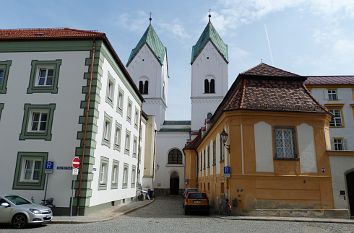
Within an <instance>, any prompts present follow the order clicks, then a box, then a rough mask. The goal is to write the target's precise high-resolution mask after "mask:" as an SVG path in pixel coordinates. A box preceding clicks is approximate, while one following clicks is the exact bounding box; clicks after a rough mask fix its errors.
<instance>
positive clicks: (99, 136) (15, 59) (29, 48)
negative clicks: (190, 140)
mask: <svg viewBox="0 0 354 233" xmlns="http://www.w3.org/2000/svg"><path fill="white" fill-rule="evenodd" d="M0 47H1V49H0V51H1V52H0V88H1V92H0V93H1V94H0V96H1V100H0V102H1V104H0V106H1V110H2V111H1V121H0V139H1V140H0V144H1V146H0V147H1V148H2V152H1V155H2V161H3V163H2V165H1V169H0V172H1V176H3V177H9V179H2V180H1V181H0V186H1V187H2V189H1V190H2V192H4V193H15V194H20V195H23V196H25V197H27V198H28V199H32V200H34V201H35V202H37V203H38V202H39V201H40V200H41V199H43V198H44V197H53V198H54V204H55V205H56V206H57V208H56V213H55V214H69V210H70V206H73V209H74V213H75V212H78V213H79V214H86V213H88V212H89V211H92V210H95V209H97V208H101V207H103V206H110V205H111V204H114V203H115V202H124V201H129V200H131V198H132V197H134V196H135V194H136V188H135V187H136V184H137V182H138V181H137V178H136V177H137V168H138V166H139V165H138V142H139V139H140V135H139V132H140V125H141V124H140V120H141V111H142V109H141V105H142V101H143V98H142V96H141V95H140V94H139V92H138V90H137V88H136V87H135V85H134V83H133V81H132V79H131V78H130V76H129V74H128V72H127V71H126V69H125V67H124V65H122V63H121V61H120V60H119V58H118V56H117V54H116V53H115V51H114V49H113V48H112V46H111V44H110V42H109V41H108V39H107V37H106V36H105V34H104V33H99V32H92V31H83V30H76V29H69V28H60V29H18V30H16V29H15V30H0ZM74 156H78V157H80V158H81V166H80V171H79V174H78V175H77V176H73V175H72V167H71V161H72V159H73V157H74ZM47 161H51V162H53V163H54V168H53V170H52V171H49V172H50V173H49V174H47V173H46V172H45V169H44V165H45V164H46V163H47ZM72 188H74V193H75V194H74V196H75V198H74V199H73V202H72V200H71V196H72V192H73V191H72Z"/></svg>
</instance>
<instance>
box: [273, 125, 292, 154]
mask: <svg viewBox="0 0 354 233" xmlns="http://www.w3.org/2000/svg"><path fill="white" fill-rule="evenodd" d="M277 131H278V132H280V133H281V134H280V135H281V138H280V140H281V143H280V144H277V135H279V134H277ZM286 132H291V142H290V149H291V154H287V153H286V150H287V149H288V148H287V146H286V144H287V142H286V141H285V140H286V139H285V133H286ZM295 133H296V132H295V129H294V128H292V127H275V128H274V144H275V159H289V160H293V159H296V158H297V153H296V137H295ZM278 149H280V150H281V152H282V153H281V154H278Z"/></svg>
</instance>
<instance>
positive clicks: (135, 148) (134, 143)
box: [133, 136, 138, 158]
mask: <svg viewBox="0 0 354 233" xmlns="http://www.w3.org/2000/svg"><path fill="white" fill-rule="evenodd" d="M137 148H138V138H137V137H135V136H134V140H133V158H136V151H137Z"/></svg>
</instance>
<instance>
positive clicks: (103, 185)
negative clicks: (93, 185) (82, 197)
mask: <svg viewBox="0 0 354 233" xmlns="http://www.w3.org/2000/svg"><path fill="white" fill-rule="evenodd" d="M108 167H109V160H108V158H106V157H101V161H100V170H99V178H98V184H99V189H107V180H108Z"/></svg>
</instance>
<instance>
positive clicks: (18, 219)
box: [0, 195, 53, 228]
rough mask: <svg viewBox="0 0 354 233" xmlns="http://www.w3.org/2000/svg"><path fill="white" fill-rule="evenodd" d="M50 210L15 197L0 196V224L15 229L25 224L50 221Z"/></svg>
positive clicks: (51, 215)
mask: <svg viewBox="0 0 354 233" xmlns="http://www.w3.org/2000/svg"><path fill="white" fill-rule="evenodd" d="M52 218H53V213H52V211H51V209H50V208H48V207H46V206H41V205H37V204H34V203H32V202H30V201H29V200H27V199H25V198H23V197H20V196H17V195H6V196H0V223H11V224H12V225H13V227H15V228H23V227H25V226H26V225H27V224H45V223H48V222H50V221H51V220H52Z"/></svg>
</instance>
